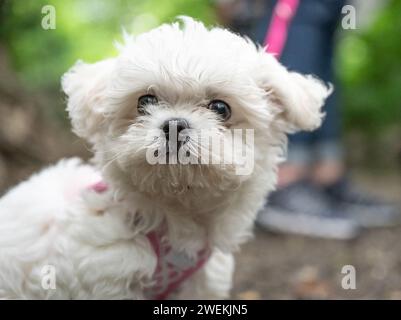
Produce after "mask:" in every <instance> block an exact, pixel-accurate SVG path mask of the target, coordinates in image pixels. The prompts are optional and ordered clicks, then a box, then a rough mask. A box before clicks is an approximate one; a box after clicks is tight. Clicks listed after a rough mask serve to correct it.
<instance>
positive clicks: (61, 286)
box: [0, 18, 330, 299]
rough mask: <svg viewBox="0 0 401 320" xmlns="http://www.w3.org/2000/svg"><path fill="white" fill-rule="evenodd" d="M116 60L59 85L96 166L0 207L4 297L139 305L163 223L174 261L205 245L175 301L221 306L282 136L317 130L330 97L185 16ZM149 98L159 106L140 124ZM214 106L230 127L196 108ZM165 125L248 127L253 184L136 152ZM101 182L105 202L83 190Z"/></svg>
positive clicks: (75, 166)
mask: <svg viewBox="0 0 401 320" xmlns="http://www.w3.org/2000/svg"><path fill="white" fill-rule="evenodd" d="M119 49H120V53H119V55H118V56H117V57H115V58H111V59H107V60H104V61H100V62H98V63H94V64H85V63H82V62H79V63H77V64H76V65H75V66H74V67H73V68H72V69H71V70H70V71H69V72H67V73H66V74H65V75H64V76H63V79H62V86H63V90H64V91H65V93H66V94H67V96H68V107H67V110H68V112H69V115H70V118H71V121H72V125H73V129H74V131H75V132H76V133H77V134H78V135H79V136H80V137H82V138H84V139H86V140H88V141H89V142H90V143H92V144H93V150H94V154H95V156H94V159H93V165H88V164H84V163H82V162H81V161H80V160H78V159H70V160H62V161H60V162H59V163H58V164H57V165H55V166H54V167H50V168H47V169H45V170H44V171H42V172H41V173H39V174H38V175H35V176H33V177H31V178H30V179H29V180H28V181H26V182H23V183H21V184H20V185H19V186H17V187H15V188H14V189H12V190H10V191H9V192H8V193H7V194H6V195H5V196H4V197H3V198H2V199H1V200H0V298H8V299H12V298H29V299H30V298H34V299H45V298H46V299H47V298H60V299H66V298H74V299H86V298H106V299H108V298H117V299H136V298H142V297H143V292H142V291H143V287H144V286H145V285H146V284H147V282H148V281H149V279H151V276H152V273H153V272H154V270H155V266H156V257H155V255H154V252H153V250H152V248H151V245H150V243H149V242H148V240H147V238H146V233H147V232H149V231H151V230H154V229H156V228H158V227H160V225H161V224H163V223H165V224H167V226H168V235H167V236H168V239H169V241H170V243H171V245H172V247H173V248H175V249H176V250H184V251H186V252H187V253H188V254H194V252H196V251H197V250H199V249H200V248H201V247H202V243H204V241H205V240H207V241H208V243H209V244H210V245H211V247H212V248H213V254H212V257H211V258H210V260H209V261H208V263H207V264H206V266H205V267H204V268H203V269H202V270H201V271H198V273H197V274H195V275H194V276H193V278H192V279H190V280H188V281H187V283H186V284H185V285H184V287H183V288H182V291H181V293H180V294H179V297H186V298H199V297H203V298H211V297H214V298H219V297H220V298H221V297H227V296H228V295H229V290H230V287H231V276H232V272H233V265H234V262H233V258H232V256H231V253H232V252H233V251H234V250H236V249H237V248H238V246H239V245H240V244H241V243H242V242H244V241H245V240H246V239H247V238H248V237H249V235H250V234H251V229H252V224H253V221H254V218H255V215H256V213H257V211H258V209H259V208H260V207H261V206H262V205H263V202H264V199H265V196H266V194H267V193H268V192H269V191H271V190H272V189H273V188H274V185H275V183H276V170H277V165H278V163H279V162H280V161H282V159H283V156H284V151H285V145H286V138H285V134H286V133H288V132H292V131H294V130H312V129H314V128H316V127H318V126H319V124H320V122H321V119H322V113H321V110H320V109H321V106H322V104H323V102H324V99H325V98H326V97H327V96H328V94H329V93H330V89H329V88H327V87H326V86H325V85H323V84H322V83H321V82H320V81H318V80H316V79H314V78H313V77H312V76H306V77H305V76H302V75H300V74H297V73H294V72H289V71H287V70H286V69H285V68H284V67H283V66H282V65H280V64H279V63H278V62H277V61H276V59H275V58H274V57H272V56H271V55H269V54H266V53H265V52H264V50H263V48H260V47H257V46H255V45H254V44H253V43H251V42H250V41H249V40H247V39H244V38H242V37H240V36H238V35H235V34H233V33H231V32H229V31H227V30H224V29H221V28H212V29H207V28H206V27H205V26H204V25H203V24H201V23H199V22H196V21H194V20H192V19H190V18H182V19H181V21H180V22H179V23H178V22H177V23H173V24H169V25H167V24H166V25H162V26H160V27H159V28H156V29H154V30H152V31H150V32H147V33H145V34H142V35H140V36H138V37H135V38H134V37H129V36H126V39H125V43H124V44H122V45H120V46H119ZM146 93H152V94H155V95H157V97H158V98H159V101H160V104H159V105H155V106H151V107H149V110H148V114H147V115H143V116H140V115H138V114H137V100H138V97H139V96H141V95H143V94H146ZM213 99H221V100H224V101H226V102H227V103H229V104H230V106H231V108H232V117H231V118H230V119H229V120H228V121H227V122H226V123H223V122H222V121H220V120H219V119H218V117H217V116H216V115H215V114H214V113H213V112H212V111H210V110H208V109H206V108H205V107H204V106H205V105H207V103H208V102H209V101H210V100H213ZM171 117H174V118H176V117H181V118H186V119H187V120H188V121H189V122H190V123H191V126H192V128H194V129H204V128H214V129H218V130H217V131H218V132H219V134H221V135H222V137H223V138H224V137H225V135H226V133H227V131H228V130H229V129H234V128H252V129H254V130H255V165H254V170H253V172H252V174H250V175H248V176H238V175H236V174H235V166H236V164H233V165H232V166H225V167H222V166H219V165H187V166H183V165H150V164H148V163H147V161H146V160H145V153H146V150H147V148H148V147H149V145H150V144H151V143H157V142H154V141H153V142H149V141H148V140H147V139H146V134H147V132H149V130H152V129H155V128H158V127H159V126H160V125H161V124H162V123H163V122H164V121H165V120H166V119H168V118H171ZM100 176H102V178H103V179H104V180H105V181H106V182H107V183H108V184H109V186H110V188H109V190H108V191H107V192H106V193H103V194H97V193H96V192H94V191H92V190H90V189H88V186H89V185H91V184H92V183H94V182H96V181H98V180H99V179H100ZM45 265H54V266H55V267H56V270H57V274H56V275H57V289H56V290H44V289H42V286H41V279H42V276H43V274H42V268H43V266H45Z"/></svg>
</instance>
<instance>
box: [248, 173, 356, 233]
mask: <svg viewBox="0 0 401 320" xmlns="http://www.w3.org/2000/svg"><path fill="white" fill-rule="evenodd" d="M256 223H257V225H259V226H260V227H262V228H265V229H268V230H271V231H278V232H285V233H294V234H300V235H306V236H314V237H323V238H332V239H351V238H354V237H355V236H357V235H358V233H359V227H358V225H357V224H356V223H355V222H354V221H353V220H352V219H350V218H348V217H344V216H343V215H340V213H339V212H338V211H337V210H336V209H335V208H334V207H333V205H332V202H331V201H330V198H329V197H328V196H327V195H326V194H325V192H323V190H321V189H319V188H317V187H316V186H314V185H313V184H312V183H309V182H307V181H300V182H297V183H294V184H291V185H289V186H287V187H285V188H282V189H279V190H277V191H275V192H273V193H272V194H271V195H270V196H269V198H268V202H267V205H266V206H265V207H264V208H263V209H262V210H261V211H260V212H259V214H258V217H257V219H256Z"/></svg>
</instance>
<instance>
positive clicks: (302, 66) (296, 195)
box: [258, 0, 357, 239]
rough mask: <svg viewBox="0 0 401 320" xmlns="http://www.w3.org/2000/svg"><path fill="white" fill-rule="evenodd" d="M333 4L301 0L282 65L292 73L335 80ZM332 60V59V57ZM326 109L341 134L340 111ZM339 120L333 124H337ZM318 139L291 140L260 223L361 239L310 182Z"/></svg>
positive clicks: (327, 121) (300, 135)
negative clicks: (330, 66)
mask: <svg viewBox="0 0 401 320" xmlns="http://www.w3.org/2000/svg"><path fill="white" fill-rule="evenodd" d="M332 3H333V0H302V1H301V2H300V4H299V7H298V11H297V13H296V15H295V17H294V19H293V21H292V24H291V27H290V29H289V33H288V38H287V42H286V45H285V48H284V51H283V53H282V56H281V62H282V63H283V64H284V65H285V66H286V67H287V68H288V69H289V70H294V71H297V72H300V73H304V74H313V75H315V76H317V77H319V78H321V79H322V80H323V81H326V82H327V81H330V80H331V78H330V76H331V74H329V73H327V58H328V57H327V55H326V54H327V47H328V43H329V42H331V41H332V33H334V30H333V31H332V29H334V28H332V27H331V24H332V21H336V19H335V18H333V14H336V12H334V13H333V11H332V9H333V6H332ZM329 58H330V59H331V56H330V57H329ZM331 101H332V102H331V104H330V101H329V106H325V107H324V108H325V109H324V111H325V112H326V113H327V115H326V119H325V121H324V123H325V124H324V126H327V128H326V129H321V130H322V132H326V131H330V130H331V131H332V132H333V137H334V136H335V135H334V133H336V134H337V132H338V131H339V130H338V129H337V128H336V125H337V122H336V121H338V120H337V119H336V118H338V117H337V115H336V109H335V105H334V103H333V101H334V99H333V98H331ZM333 115H334V121H333ZM318 136H319V135H318V134H314V133H308V132H302V133H297V134H294V135H290V137H289V146H288V155H287V161H286V163H285V164H283V165H282V166H281V167H280V170H279V184H278V190H277V191H276V192H274V193H272V194H271V195H270V197H269V201H268V204H267V206H266V207H265V209H264V210H263V211H262V212H261V214H260V215H259V216H258V224H259V225H260V226H262V227H266V228H268V229H269V230H277V231H282V232H292V233H299V234H305V235H311V236H321V237H328V238H338V239H346V238H350V237H353V236H355V235H356V234H357V227H356V226H355V224H354V223H353V222H352V221H351V220H349V219H346V218H344V217H342V216H339V215H338V214H337V212H336V211H335V210H333V208H332V204H331V202H330V201H329V199H328V197H327V196H326V195H325V194H324V192H323V191H322V190H320V189H319V188H317V187H316V186H315V185H314V184H312V183H310V169H311V167H312V165H313V163H314V157H315V154H314V144H315V142H316V139H317V138H316V137H318Z"/></svg>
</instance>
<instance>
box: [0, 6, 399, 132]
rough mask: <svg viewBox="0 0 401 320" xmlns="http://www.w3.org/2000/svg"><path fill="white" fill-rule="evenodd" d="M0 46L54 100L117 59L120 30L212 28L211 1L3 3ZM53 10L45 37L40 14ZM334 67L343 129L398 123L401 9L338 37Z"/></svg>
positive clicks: (28, 81) (33, 84)
mask: <svg viewBox="0 0 401 320" xmlns="http://www.w3.org/2000/svg"><path fill="white" fill-rule="evenodd" d="M5 3H6V4H5V8H3V9H5V10H3V12H4V13H5V14H3V15H4V18H3V19H2V20H3V21H1V26H2V28H1V30H0V38H1V39H2V41H3V42H5V43H6V44H7V46H8V48H9V50H10V53H11V57H12V59H13V64H14V67H15V69H16V70H17V71H18V72H20V73H21V75H22V79H24V80H25V82H26V85H27V86H28V87H31V88H34V89H41V90H43V89H45V90H47V91H50V92H58V88H59V80H60V77H61V75H62V74H63V73H64V72H65V71H66V70H68V68H69V67H70V66H71V65H73V64H74V63H75V61H77V60H78V59H82V60H84V61H88V62H94V61H96V60H99V59H102V58H105V57H108V56H112V55H115V54H116V49H115V47H114V46H113V41H120V40H121V38H122V37H121V35H122V29H123V28H124V29H126V30H127V31H128V32H130V33H134V34H138V33H141V32H143V31H146V30H149V29H151V28H153V27H155V26H157V25H159V24H160V23H162V22H167V21H172V20H173V19H174V17H176V16H178V15H190V16H193V17H195V18H198V19H200V20H202V21H204V22H206V23H214V21H215V19H214V18H215V17H214V12H213V8H212V5H211V4H212V1H211V0H68V1H67V0H24V1H22V0H8V1H6V2H5ZM47 4H50V5H53V6H54V7H55V9H56V29H55V30H44V29H43V28H42V27H41V20H42V18H43V16H44V14H42V12H41V9H42V7H43V6H44V5H47ZM342 34H343V36H342V38H341V40H340V42H339V46H338V55H337V66H338V74H339V76H340V80H341V81H340V82H341V83H342V88H343V93H344V94H343V95H344V99H343V100H344V108H343V110H344V118H345V124H346V127H347V128H360V129H364V130H365V131H366V132H370V133H376V132H377V131H378V130H380V129H382V128H383V127H384V126H388V125H391V124H400V123H401V41H400V39H401V1H399V0H392V1H390V2H389V4H388V5H387V6H386V7H385V8H384V9H383V10H381V11H380V12H378V13H377V16H376V17H375V19H374V22H373V23H372V25H371V26H369V27H368V28H367V29H365V30H362V31H358V30H356V31H349V30H347V31H343V32H342Z"/></svg>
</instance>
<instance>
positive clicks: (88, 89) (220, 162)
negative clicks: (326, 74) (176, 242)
mask: <svg viewBox="0 0 401 320" xmlns="http://www.w3.org/2000/svg"><path fill="white" fill-rule="evenodd" d="M62 85H63V89H64V91H65V92H66V94H67V95H68V98H69V99H68V108H67V109H68V111H69V114H70V117H71V120H72V124H73V128H74V130H75V132H76V133H77V134H78V135H79V136H81V137H83V138H85V139H87V140H88V141H90V142H91V143H93V144H94V148H95V151H96V157H97V160H98V161H99V162H100V165H101V166H102V167H103V169H104V170H105V172H109V173H110V175H111V177H112V178H114V179H116V180H125V182H127V183H128V184H130V185H131V186H133V187H134V188H136V189H138V190H141V191H145V192H148V193H153V192H157V193H160V192H162V193H165V194H176V193H180V192H186V191H188V190H191V189H194V188H199V187H201V188H209V189H213V190H225V189H228V188H232V187H235V186H237V185H238V184H240V183H241V182H242V181H243V180H244V179H249V178H250V177H251V176H252V174H253V171H254V170H253V169H254V167H255V163H254V162H256V165H257V163H258V161H260V159H263V158H264V157H266V156H267V154H266V153H268V152H269V146H271V145H274V144H277V143H278V140H280V141H282V139H278V136H279V135H282V134H283V133H284V132H289V131H293V130H297V129H306V130H312V129H314V128H316V127H317V126H318V125H319V124H320V121H321V116H322V115H321V112H320V107H321V106H322V104H323V101H324V99H325V98H326V97H327V95H328V94H329V90H328V89H327V88H326V87H325V86H324V85H322V84H321V83H320V82H319V81H317V80H315V79H313V78H311V77H304V76H301V75H299V74H296V73H291V72H288V71H287V70H286V69H285V68H284V67H282V66H281V65H280V64H279V63H278V62H277V61H276V60H275V58H274V57H272V56H270V55H268V54H266V53H265V52H264V51H263V49H261V48H257V47H256V46H255V45H254V44H252V43H250V42H249V41H247V40H245V39H244V38H241V37H239V36H237V35H235V34H233V33H231V32H229V31H227V30H223V29H219V28H214V29H211V30H208V29H207V28H205V27H204V26H203V25H202V24H201V23H198V22H195V21H193V20H192V19H189V18H185V19H184V21H183V26H180V25H179V24H178V23H175V24H172V25H163V26H161V27H159V28H157V29H155V30H152V31H150V32H148V33H145V34H142V35H140V36H138V37H137V38H135V39H134V38H128V37H127V39H126V43H125V44H124V45H123V46H121V48H120V55H119V56H118V57H116V58H113V59H108V60H104V61H101V62H98V63H95V64H91V65H89V64H83V63H78V64H76V65H75V66H74V67H73V68H72V69H71V70H70V71H69V72H68V73H67V74H65V75H64V77H63V80H62ZM234 129H237V130H234ZM239 129H241V130H242V131H239ZM246 129H250V130H248V131H246ZM235 131H236V133H234V132H235ZM233 141H235V142H233ZM216 145H217V146H216ZM244 166H246V168H245V169H244ZM241 168H242V169H243V170H241Z"/></svg>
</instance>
